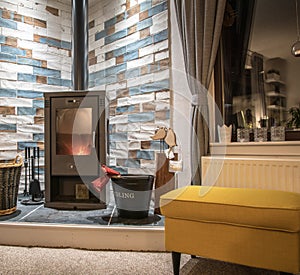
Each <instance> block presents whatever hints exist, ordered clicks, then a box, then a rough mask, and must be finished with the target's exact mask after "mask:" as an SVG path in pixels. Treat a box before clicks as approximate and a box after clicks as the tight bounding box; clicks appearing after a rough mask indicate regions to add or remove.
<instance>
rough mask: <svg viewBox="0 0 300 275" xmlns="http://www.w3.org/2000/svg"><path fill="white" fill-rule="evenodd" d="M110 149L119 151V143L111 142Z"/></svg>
mask: <svg viewBox="0 0 300 275" xmlns="http://www.w3.org/2000/svg"><path fill="white" fill-rule="evenodd" d="M109 148H110V149H117V143H116V142H110V143H109Z"/></svg>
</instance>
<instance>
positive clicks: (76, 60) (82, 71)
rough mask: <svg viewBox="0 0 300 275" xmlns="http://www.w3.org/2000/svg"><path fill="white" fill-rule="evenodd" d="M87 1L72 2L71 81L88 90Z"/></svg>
mask: <svg viewBox="0 0 300 275" xmlns="http://www.w3.org/2000/svg"><path fill="white" fill-rule="evenodd" d="M88 30H89V29H88V0H72V66H73V67H72V81H73V89H74V90H88V83H89V80H88V71H89V68H88Z"/></svg>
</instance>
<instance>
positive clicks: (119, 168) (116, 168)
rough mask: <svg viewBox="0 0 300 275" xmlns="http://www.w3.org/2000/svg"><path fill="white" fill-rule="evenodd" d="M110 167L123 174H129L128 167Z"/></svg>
mask: <svg viewBox="0 0 300 275" xmlns="http://www.w3.org/2000/svg"><path fill="white" fill-rule="evenodd" d="M110 168H112V169H114V170H116V171H118V172H119V173H120V174H121V175H126V174H128V169H126V168H125V167H116V166H110Z"/></svg>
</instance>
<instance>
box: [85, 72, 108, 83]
mask: <svg viewBox="0 0 300 275" xmlns="http://www.w3.org/2000/svg"><path fill="white" fill-rule="evenodd" d="M104 77H105V70H101V71H97V72H93V73H91V74H90V75H89V80H91V81H95V80H96V79H98V78H104Z"/></svg>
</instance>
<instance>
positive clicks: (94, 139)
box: [92, 131, 96, 148]
mask: <svg viewBox="0 0 300 275" xmlns="http://www.w3.org/2000/svg"><path fill="white" fill-rule="evenodd" d="M92 139H93V144H92V146H93V148H95V147H96V143H95V142H96V132H95V131H93V134H92Z"/></svg>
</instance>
